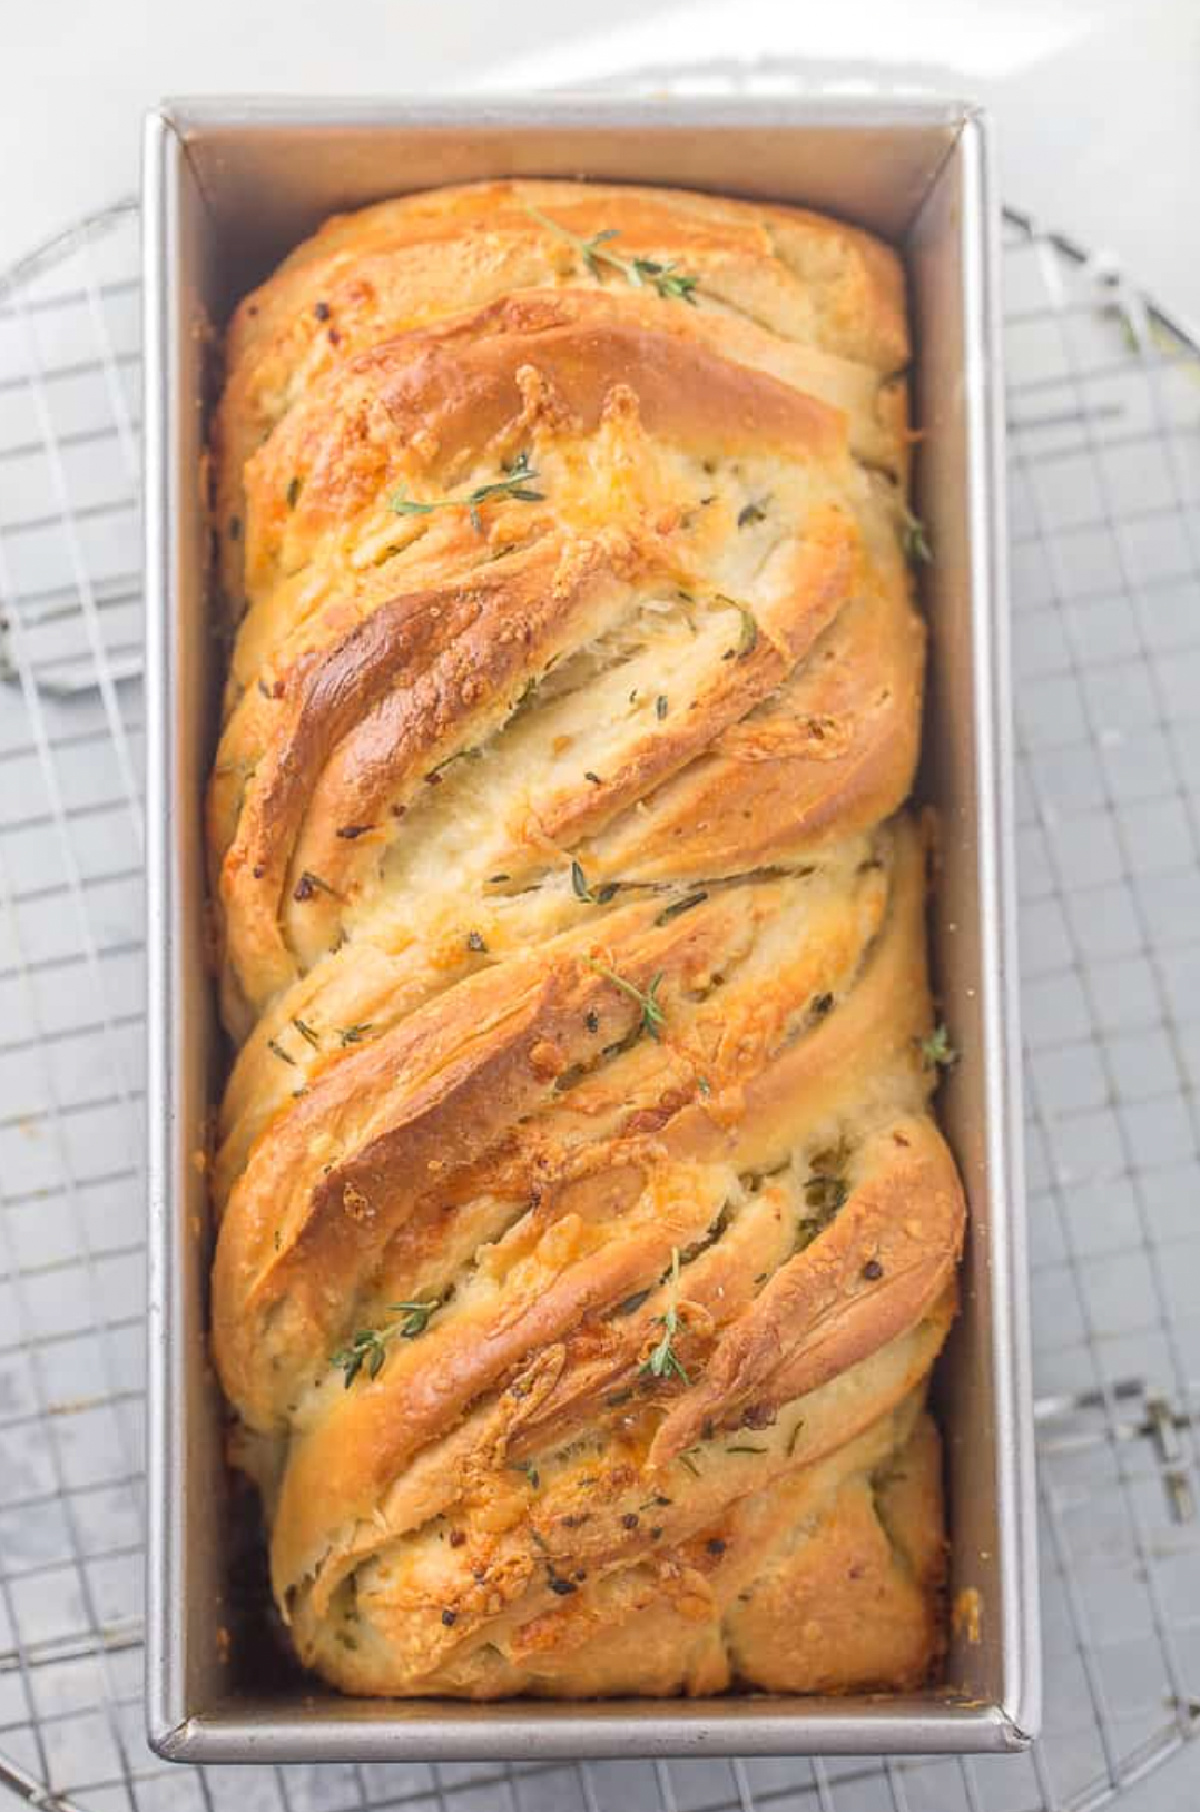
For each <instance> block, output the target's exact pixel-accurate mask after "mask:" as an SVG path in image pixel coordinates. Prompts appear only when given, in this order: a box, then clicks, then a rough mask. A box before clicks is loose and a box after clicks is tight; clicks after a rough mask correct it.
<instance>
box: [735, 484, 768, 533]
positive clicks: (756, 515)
mask: <svg viewBox="0 0 1200 1812" xmlns="http://www.w3.org/2000/svg"><path fill="white" fill-rule="evenodd" d="M770 501H771V494H770V492H769V491H768V493H767V495H766V496H765V497H764V498H762V500H761V501H760V502H757V503H756V502H754V501H753V499H752V500H751V501H750V502H749V503H745V504H743V505H742V507H741V509H740V510H739V511H738V519H737V525H738V527H739V528H750V527H751V526H752V525H753V524H754V523H756V522H765V521H766V520H767V505H768V504H769V503H770Z"/></svg>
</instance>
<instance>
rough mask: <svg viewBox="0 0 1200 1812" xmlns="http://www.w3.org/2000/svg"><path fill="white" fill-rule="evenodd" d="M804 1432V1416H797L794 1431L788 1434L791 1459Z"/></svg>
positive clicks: (789, 1457) (788, 1449) (788, 1448)
mask: <svg viewBox="0 0 1200 1812" xmlns="http://www.w3.org/2000/svg"><path fill="white" fill-rule="evenodd" d="M803 1432H804V1417H803V1416H797V1417H796V1421H795V1425H794V1427H793V1429H792V1432H791V1434H790V1435H789V1436H788V1444H787V1451H788V1459H789V1460H790V1459H791V1457H792V1455H793V1454H794V1453H795V1451H796V1442H797V1441H798V1440H799V1439H800V1436H801V1435H802V1434H803Z"/></svg>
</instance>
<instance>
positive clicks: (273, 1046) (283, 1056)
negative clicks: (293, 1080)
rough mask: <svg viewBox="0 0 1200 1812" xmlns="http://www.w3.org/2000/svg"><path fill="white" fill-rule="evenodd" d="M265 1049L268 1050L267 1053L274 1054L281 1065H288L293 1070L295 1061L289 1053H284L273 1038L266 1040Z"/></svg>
mask: <svg viewBox="0 0 1200 1812" xmlns="http://www.w3.org/2000/svg"><path fill="white" fill-rule="evenodd" d="M267 1049H268V1051H272V1052H274V1054H275V1056H276V1057H278V1058H279V1060H280V1062H281V1063H290V1064H291V1066H292V1068H293V1069H295V1067H296V1059H295V1058H294V1057H293V1056H292V1055H291V1053H290V1052H289V1051H285V1050H284V1048H283V1046H282V1045H281V1044H279V1043H278V1042H277V1041H276V1040H275V1039H274V1038H268V1039H267Z"/></svg>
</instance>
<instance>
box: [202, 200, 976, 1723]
mask: <svg viewBox="0 0 1200 1812" xmlns="http://www.w3.org/2000/svg"><path fill="white" fill-rule="evenodd" d="M227 353H228V377H227V384H226V389H225V393H224V397H223V400H222V403H221V407H220V410H219V413H218V418H217V426H216V436H215V457H216V479H217V485H216V490H217V497H218V528H219V531H220V537H221V546H222V550H223V551H222V558H223V582H224V587H225V591H226V595H227V598H228V599H229V600H230V602H231V604H233V605H234V606H235V608H238V609H240V610H241V616H240V621H239V625H238V631H237V639H236V644H235V647H234V652H233V656H232V661H231V667H230V678H229V685H228V688H227V697H226V714H225V727H224V731H223V735H222V739H221V745H220V748H219V751H218V755H217V759H216V764H215V768H214V775H213V782H212V789H211V795H210V811H209V823H210V843H211V862H212V874H213V884H214V897H215V905H216V914H217V921H218V943H219V947H220V953H221V963H222V999H223V1006H224V1010H225V1014H226V1019H227V1023H228V1025H229V1027H230V1030H231V1031H232V1033H233V1034H234V1036H235V1038H236V1039H237V1041H238V1042H239V1044H240V1050H239V1054H238V1057H237V1060H236V1063H235V1065H234V1068H233V1072H232V1075H231V1077H230V1080H229V1085H228V1088H227V1091H226V1095H225V1101H224V1104H223V1107H222V1112H221V1118H220V1142H219V1150H218V1152H217V1154H216V1162H215V1166H214V1194H215V1199H216V1203H217V1207H218V1210H219V1212H220V1214H221V1227H220V1238H219V1244H218V1252H217V1260H216V1267H215V1271H214V1295H213V1324H214V1343H215V1352H216V1357H217V1362H218V1366H219V1368H220V1372H221V1376H222V1380H223V1382H224V1385H225V1388H226V1390H227V1392H228V1394H229V1396H230V1398H231V1401H232V1402H233V1404H234V1406H235V1408H236V1410H237V1412H238V1415H239V1418H240V1422H241V1426H242V1433H241V1435H240V1437H239V1453H240V1457H241V1460H242V1463H243V1464H245V1465H246V1466H247V1468H248V1469H250V1470H252V1471H253V1472H254V1473H255V1474H256V1476H258V1478H259V1480H260V1483H261V1484H262V1487H263V1492H264V1498H265V1500H266V1503H267V1507H268V1515H269V1517H270V1520H271V1524H272V1568H273V1575H274V1581H275V1588H276V1593H277V1596H278V1598H279V1601H280V1604H281V1606H282V1607H283V1608H284V1611H285V1614H286V1615H287V1616H288V1618H289V1619H290V1621H291V1622H292V1625H293V1629H294V1633H295V1636H296V1640H297V1644H298V1647H299V1649H300V1651H301V1653H302V1655H304V1657H305V1658H306V1659H308V1660H310V1661H311V1662H312V1663H313V1664H314V1665H317V1666H319V1667H320V1669H321V1670H322V1671H323V1672H324V1673H326V1674H327V1675H328V1676H329V1677H331V1678H333V1679H335V1680H337V1681H339V1682H340V1683H341V1684H343V1685H345V1686H347V1687H348V1688H350V1689H353V1690H363V1691H374V1692H395V1693H431V1692H455V1693H462V1694H466V1695H469V1696H477V1697H481V1696H494V1695H496V1694H501V1693H506V1692H513V1691H532V1692H557V1693H581V1692H604V1691H638V1692H669V1691H679V1690H695V1691H699V1690H710V1689H715V1688H719V1687H723V1686H725V1685H728V1684H730V1683H743V1684H745V1683H758V1684H762V1685H778V1686H780V1687H781V1688H786V1689H788V1690H808V1689H810V1688H813V1689H815V1688H816V1687H819V1686H828V1687H851V1686H854V1685H885V1684H888V1683H892V1684H898V1683H902V1682H911V1681H913V1680H915V1679H917V1678H919V1677H920V1675H921V1674H922V1672H923V1671H924V1670H925V1669H926V1668H927V1667H928V1665H929V1663H930V1660H931V1658H932V1657H933V1656H934V1655H935V1653H936V1652H937V1646H938V1635H937V1619H936V1616H935V1611H934V1598H935V1596H936V1590H937V1584H938V1580H939V1578H940V1572H939V1561H938V1556H939V1554H940V1535H939V1534H936V1532H935V1534H934V1536H933V1537H932V1538H930V1537H929V1534H928V1531H926V1532H925V1534H924V1535H921V1534H920V1533H919V1532H918V1533H914V1531H916V1530H918V1525H919V1524H920V1522H921V1519H922V1517H924V1518H926V1519H927V1520H928V1519H929V1518H932V1519H933V1520H934V1523H935V1524H936V1526H937V1527H938V1528H940V1521H939V1520H938V1519H939V1518H940V1508H939V1506H940V1499H939V1497H938V1493H937V1479H936V1470H937V1461H936V1442H935V1438H934V1437H933V1435H932V1433H931V1432H930V1431H929V1429H928V1425H927V1424H926V1423H925V1422H924V1421H923V1420H921V1419H920V1415H919V1403H920V1393H921V1388H922V1384H923V1380H924V1377H925V1375H926V1373H927V1371H928V1368H929V1365H930V1364H931V1363H932V1359H933V1357H934V1355H935V1353H936V1351H937V1348H938V1346H939V1344H940V1342H941V1339H942V1338H943V1336H944V1333H945V1329H946V1327H947V1325H948V1321H949V1318H950V1316H951V1314H952V1312H953V1272H954V1265H955V1261H956V1257H957V1253H958V1249H959V1245H960V1242H961V1237H962V1216H963V1204H962V1195H961V1190H960V1187H959V1184H958V1179H957V1176H956V1174H955V1171H954V1166H953V1161H952V1159H951V1158H950V1155H949V1153H948V1151H947V1149H946V1147H945V1145H944V1143H943V1141H942V1140H941V1137H940V1135H939V1134H938V1132H937V1129H936V1127H935V1126H934V1123H933V1121H932V1119H931V1118H930V1117H929V1114H928V1108H927V1102H928V1097H929V1093H930V1089H931V1085H932V1075H931V1072H930V1069H929V1068H928V1066H927V1064H926V1062H925V1060H924V1058H923V1056H922V1051H921V1043H922V1040H923V1038H924V1037H925V1036H926V1035H927V1033H928V1031H929V1025H930V1010H929V995H928V986H927V981H926V975H925V957H924V927H923V900H924V886H925V859H924V848H923V842H922V837H921V835H920V834H919V833H918V831H917V829H916V827H915V826H914V825H913V823H912V822H911V821H910V820H907V819H906V818H904V817H903V816H901V817H899V818H896V817H895V816H894V814H896V812H897V811H898V808H899V807H900V806H901V805H902V802H903V800H904V798H905V796H906V794H907V792H908V790H909V786H910V784H911V777H912V772H913V767H914V763H915V759H916V753H917V746H918V740H919V721H920V701H921V688H922V670H923V659H924V636H923V631H922V626H921V623H920V619H919V617H918V616H917V614H916V612H915V610H914V608H913V603H912V598H911V588H910V583H909V577H908V572H907V567H906V564H905V561H904V558H903V552H902V545H901V542H902V531H903V524H904V520H905V511H904V500H903V484H904V478H905V471H906V459H905V433H904V391H903V381H902V378H901V377H900V376H899V372H900V368H901V367H902V366H903V363H904V360H905V357H906V341H905V329H904V312H903V291H902V282H901V276H900V271H899V267H898V265H897V263H896V261H895V259H894V257H893V255H892V254H891V253H890V252H889V251H887V250H886V249H885V248H883V247H882V246H879V245H878V244H876V243H875V242H874V241H872V240H870V239H868V238H866V237H865V236H863V235H862V234H859V233H857V232H854V231H852V230H851V229H848V228H845V227H842V226H840V225H838V224H837V223H835V222H832V221H827V220H822V219H820V218H819V217H817V216H813V215H807V214H803V213H801V212H799V211H795V210H788V209H781V208H767V207H759V206H755V205H752V204H747V203H736V202H726V201H719V200H715V199H713V198H709V197H701V196H696V195H689V194H684V193H681V192H674V191H649V190H636V189H616V188H609V187H603V186H599V185H597V186H590V185H589V186H582V185H576V184H551V183H504V184H484V185H478V186H475V187H473V188H468V189H459V190H444V191H439V192H437V193H435V194H432V195H424V196H415V197H409V198H406V199H404V200H402V201H398V202H389V203H385V204H382V205H381V206H379V207H376V208H372V209H368V210H366V211H365V212H364V213H362V214H359V215H355V216H350V217H347V218H346V219H343V220H337V221H333V222H330V223H328V224H327V225H326V226H325V227H324V228H322V229H321V231H320V232H319V233H318V234H317V235H316V236H315V237H314V239H313V240H311V241H310V242H308V244H307V245H306V246H304V247H301V248H300V249H299V251H298V252H296V253H295V254H293V256H292V257H291V258H290V259H289V260H288V261H287V263H286V264H285V265H284V266H283V267H282V268H281V270H280V271H279V272H277V273H276V275H275V276H274V277H273V278H271V280H270V281H269V282H268V283H267V284H266V285H264V286H263V288H262V289H260V290H259V291H256V292H255V293H254V295H253V296H251V297H249V298H248V299H247V300H246V301H245V302H244V303H243V304H242V306H241V308H240V309H239V311H238V314H237V317H236V318H235V321H234V324H233V327H232V329H231V331H230V335H229V341H228V349H227ZM747 1431H750V1432H749V1433H747ZM901 1450H903V1452H904V1453H905V1454H907V1455H915V1456H916V1457H914V1458H913V1459H912V1468H913V1475H914V1478H915V1479H916V1481H917V1482H916V1483H915V1484H914V1486H913V1489H912V1490H910V1491H907V1492H905V1491H899V1489H898V1487H895V1486H893V1485H891V1484H888V1483H887V1482H886V1481H887V1480H888V1479H889V1478H890V1477H891V1473H890V1472H889V1468H892V1467H893V1465H894V1462H895V1456H896V1454H897V1453H899V1452H900V1451H901ZM907 1464H908V1462H907V1461H906V1465H907ZM881 1480H882V1481H884V1482H882V1483H881V1482H880V1481H881ZM647 1503H649V1505H650V1507H651V1508H652V1509H653V1511H654V1514H653V1515H652V1516H651V1515H647V1514H646V1505H647ZM585 1525H587V1533H586V1534H583V1533H581V1531H583V1529H584V1527H585ZM714 1531H725V1532H724V1533H714ZM718 1549H719V1550H720V1553H719V1554H718ZM735 1551H736V1555H737V1559H736V1561H735V1559H734V1553H735ZM727 1552H728V1554H729V1559H728V1561H725V1560H722V1564H721V1565H719V1566H718V1565H716V1564H710V1563H715V1561H716V1560H717V1559H720V1558H721V1557H722V1556H724V1555H726V1553H727ZM705 1554H707V1555H708V1559H707V1560H705V1559H704V1558H703V1556H704V1555H705ZM585 1556H586V1558H584V1557H585ZM571 1561H577V1562H578V1564H575V1565H571V1564H569V1563H570V1562H571ZM843 1562H845V1564H846V1565H847V1566H849V1567H850V1569H851V1572H850V1575H849V1577H850V1579H851V1581H852V1583H853V1589H849V1588H848V1587H847V1588H846V1589H845V1590H843V1588H842V1586H841V1585H839V1583H838V1581H837V1579H836V1578H835V1574H836V1572H837V1569H838V1568H839V1567H841V1566H842V1564H843ZM831 1569H832V1571H831ZM760 1575H761V1583H760V1585H759V1586H758V1587H756V1588H755V1591H753V1592H748V1591H747V1581H748V1580H750V1579H751V1578H759V1576H760ZM863 1579H866V1580H868V1581H869V1582H870V1583H869V1585H868V1586H866V1587H860V1586H859V1585H858V1584H857V1583H856V1582H858V1581H860V1580H863ZM822 1594H823V1595H824V1597H825V1599H826V1600H827V1602H828V1607H829V1608H828V1622H826V1621H823V1619H822V1617H820V1616H818V1615H817V1614H816V1612H815V1610H814V1611H813V1612H812V1614H811V1615H810V1614H808V1613H807V1612H806V1613H805V1619H804V1627H806V1628H807V1627H808V1626H809V1625H811V1626H812V1629H811V1630H810V1633H809V1636H808V1637H804V1638H800V1637H789V1638H788V1639H786V1640H784V1639H783V1638H782V1636H781V1635H780V1632H781V1631H782V1630H783V1629H784V1627H785V1626H788V1625H789V1620H790V1619H792V1618H793V1616H794V1614H796V1615H798V1614H799V1607H801V1606H802V1605H809V1606H811V1605H815V1601H816V1597H817V1596H820V1595H822ZM872 1605H873V1606H874V1611H873V1612H872V1610H871V1606H872ZM747 1607H751V1608H747ZM872 1615H873V1616H874V1619H875V1622H876V1623H877V1625H878V1634H877V1639H876V1638H872V1637H871V1635H870V1633H869V1631H865V1630H864V1628H860V1627H859V1625H860V1623H861V1622H862V1620H863V1619H867V1620H868V1622H869V1621H870V1618H871V1616H872ZM651 1627H653V1629H654V1630H655V1632H656V1635H655V1637H654V1639H653V1640H649V1639H648V1634H647V1632H648V1631H649V1629H650V1628H651ZM818 1628H819V1629H821V1630H822V1631H826V1632H828V1630H837V1631H838V1632H840V1633H839V1634H838V1635H837V1637H836V1639H835V1646H836V1652H834V1653H829V1652H822V1651H824V1650H826V1648H827V1643H826V1640H825V1638H824V1637H822V1639H821V1641H819V1642H818V1640H817V1637H816V1635H815V1633H814V1632H815V1631H816V1630H817V1629H818Z"/></svg>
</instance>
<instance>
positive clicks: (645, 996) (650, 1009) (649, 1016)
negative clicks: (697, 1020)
mask: <svg viewBox="0 0 1200 1812" xmlns="http://www.w3.org/2000/svg"><path fill="white" fill-rule="evenodd" d="M588 966H589V968H591V969H592V970H594V971H595V973H596V974H597V975H602V976H603V977H604V979H605V981H610V982H611V983H612V984H613V986H614V987H615V988H620V989H621V991H622V993H624V994H628V996H629V998H630V1000H635V1001H636V1002H637V1004H638V1006H639V1007H640V1008H641V1009H642V1023H641V1028H640V1029H641V1030H642V1031H643V1032H648V1033H649V1035H650V1037H651V1038H653V1039H654V1041H655V1043H656V1044H657V1043H658V1041H659V1039H660V1038H661V1036H662V1027H663V1026H664V1025H665V1024H666V1015H665V1014H664V1012H663V1010H662V1007H661V1006H660V1005H659V1001H658V989H659V984H660V983H661V981H662V971H661V969H660V970H659V972H658V974H657V975H655V976H654V977H653V978H652V979H651V982H650V986H649V987H648V988H647V989H646V991H645V993H643V992H642V990H641V989H640V988H638V987H635V985H634V983H633V982H631V981H627V980H626V978H625V976H623V975H618V974H617V972H616V970H615V969H606V968H605V967H604V965H603V964H602V963H598V962H596V961H595V960H594V959H593V958H591V957H589V958H588Z"/></svg>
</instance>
